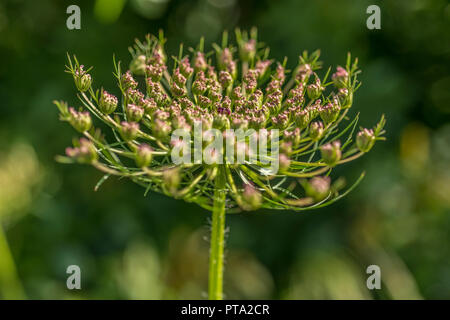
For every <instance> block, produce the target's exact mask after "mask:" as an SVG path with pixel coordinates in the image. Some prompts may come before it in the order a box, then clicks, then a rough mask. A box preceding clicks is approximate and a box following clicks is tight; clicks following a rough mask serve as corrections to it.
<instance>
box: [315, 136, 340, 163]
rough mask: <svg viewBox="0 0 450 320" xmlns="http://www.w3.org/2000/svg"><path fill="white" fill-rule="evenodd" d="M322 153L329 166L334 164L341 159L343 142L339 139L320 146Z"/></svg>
mask: <svg viewBox="0 0 450 320" xmlns="http://www.w3.org/2000/svg"><path fill="white" fill-rule="evenodd" d="M320 153H321V155H322V158H323V161H324V162H325V163H326V164H328V165H329V166H334V165H336V164H337V162H338V161H339V160H341V156H342V153H341V143H340V142H339V141H334V142H332V143H327V144H325V145H323V146H322V147H320Z"/></svg>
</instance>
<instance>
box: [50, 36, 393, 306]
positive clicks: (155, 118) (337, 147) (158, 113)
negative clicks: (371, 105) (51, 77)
mask: <svg viewBox="0 0 450 320" xmlns="http://www.w3.org/2000/svg"><path fill="white" fill-rule="evenodd" d="M236 39H237V46H236V45H233V43H229V42H228V36H227V34H226V33H224V37H223V39H222V45H221V46H220V47H219V46H217V45H216V46H214V49H215V52H216V55H215V56H214V57H212V56H209V55H208V56H206V55H205V53H204V52H205V51H204V42H203V41H201V42H200V43H199V45H198V46H197V48H198V49H197V50H195V49H193V50H192V52H193V53H192V54H191V55H189V56H187V55H186V56H183V50H182V49H183V48H182V47H181V48H180V54H179V56H178V58H174V59H173V60H174V61H173V64H169V61H168V59H167V55H166V54H165V52H164V43H165V41H166V40H165V39H164V37H163V36H162V34H161V35H160V36H159V37H155V36H148V37H147V38H146V41H145V42H140V41H138V42H137V43H136V45H135V46H133V47H132V49H131V50H130V51H131V53H132V57H133V61H132V62H131V64H130V70H126V71H124V72H122V71H121V69H120V68H119V64H115V66H116V70H115V73H114V74H115V76H116V77H117V79H118V82H119V83H118V85H119V89H120V92H121V96H120V97H115V96H113V95H111V94H109V93H108V92H106V91H104V90H102V89H101V90H100V94H98V93H97V92H98V91H96V90H94V89H93V88H92V79H91V76H90V75H89V73H88V71H89V69H88V70H84V68H83V66H82V65H81V66H80V65H79V64H78V61H77V60H76V58H74V63H73V62H72V59H71V58H70V57H69V66H68V67H67V72H69V73H70V74H71V75H72V76H73V78H74V80H75V85H76V88H77V90H78V91H79V92H81V94H79V95H78V96H79V98H80V99H81V100H82V102H83V105H84V106H86V108H87V109H88V111H75V110H74V109H73V108H69V107H68V105H67V103H65V102H60V101H56V102H55V104H56V106H57V107H58V109H59V112H60V118H61V120H63V121H68V122H70V123H71V124H72V126H73V127H74V128H75V129H76V130H77V131H79V132H83V133H84V135H85V136H86V137H88V138H89V139H86V138H83V139H80V141H79V142H76V143H75V145H74V147H71V148H68V149H67V150H66V156H67V157H69V159H66V160H74V161H77V162H80V163H90V164H92V165H94V166H95V167H96V168H97V169H99V170H101V171H104V172H105V173H106V174H108V175H110V174H113V175H118V176H122V177H127V178H130V179H132V181H134V182H136V183H139V184H140V185H143V186H145V187H146V188H147V190H152V191H155V192H163V193H165V194H167V195H170V196H173V197H175V198H182V199H184V200H186V201H189V202H195V203H198V204H199V205H201V206H202V207H204V208H208V209H211V210H212V212H213V218H212V220H213V223H212V226H213V234H214V237H211V247H212V248H213V249H212V250H211V259H210V261H211V274H213V275H214V277H215V279H219V278H220V277H221V274H220V270H221V267H220V265H221V264H220V263H216V264H215V262H217V261H221V257H223V246H221V245H220V243H223V234H224V232H223V231H224V230H223V227H224V224H223V221H224V214H225V212H228V210H238V209H242V210H255V209H257V208H260V207H262V208H268V209H292V210H305V209H308V208H311V207H314V206H316V207H317V203H318V202H320V206H324V205H328V204H330V203H332V202H334V201H335V200H336V199H337V198H338V195H339V192H338V189H339V188H336V187H335V186H336V185H335V184H334V185H333V186H334V187H333V188H331V187H330V181H331V179H330V177H329V176H328V175H330V174H331V171H332V170H333V169H334V167H335V166H337V165H338V164H340V163H344V162H345V163H347V162H349V161H351V160H354V159H356V158H357V157H359V156H362V155H363V154H364V153H366V152H368V151H369V150H370V149H371V148H372V147H373V144H374V142H375V141H376V140H382V139H383V137H382V135H383V133H384V131H383V126H384V124H385V119H384V117H382V119H381V120H380V122H379V123H378V124H377V126H376V127H375V128H374V129H373V130H369V129H363V130H362V131H361V132H359V133H358V134H357V136H356V146H353V145H351V144H348V143H345V144H344V145H343V146H341V144H340V143H339V141H337V139H338V138H341V137H342V138H341V139H345V140H346V141H351V140H352V139H353V138H354V137H353V129H352V128H354V127H355V126H356V122H357V118H355V119H354V120H353V122H351V123H350V124H349V123H345V122H346V121H348V117H347V116H346V115H347V112H348V109H349V108H350V107H351V106H352V101H353V95H354V93H355V90H356V89H357V88H358V87H359V86H358V84H359V83H358V80H357V74H358V67H357V62H356V60H355V61H354V62H352V60H351V59H350V56H349V59H348V60H347V61H348V63H347V65H346V66H345V68H343V67H338V68H337V70H336V72H335V73H334V74H333V75H332V77H331V78H332V81H333V83H334V90H333V89H331V90H330V91H331V92H329V93H327V95H324V94H323V92H324V89H325V88H324V87H325V84H323V80H320V77H319V74H318V72H319V69H320V67H321V62H320V61H319V60H318V58H319V52H318V51H316V52H313V53H312V54H309V53H307V52H304V53H302V55H301V56H300V57H299V62H298V64H297V65H296V66H288V62H287V60H285V61H283V62H282V63H281V62H276V61H273V60H270V59H269V57H268V56H267V55H268V52H269V50H268V48H264V47H263V44H262V43H260V42H258V41H257V38H256V30H252V31H251V32H250V33H249V34H247V33H245V32H242V33H241V32H240V31H239V30H238V31H237V32H236ZM206 52H209V51H206ZM234 52H238V54H239V57H238V58H237V59H234V58H233V53H234ZM272 64H273V65H274V67H272ZM171 70H173V71H172V72H171ZM289 70H293V72H289ZM133 75H145V77H140V78H137V79H135V78H133ZM312 76H313V77H314V79H313V80H312V81H311V78H312ZM142 78H144V79H145V82H144V81H143V83H141V84H140V86H139V84H138V81H137V80H139V81H141V79H142ZM138 87H142V88H143V89H142V90H143V91H142V92H141V91H140V89H138ZM144 88H145V89H144ZM119 99H120V101H121V104H123V108H117V106H118V104H119ZM91 113H92V114H93V115H95V116H96V117H97V118H99V119H100V120H101V121H102V122H103V124H104V127H107V128H108V130H111V131H112V134H102V133H101V132H100V129H99V128H95V130H93V128H92V127H93V125H94V124H93V123H92V119H91V116H90V114H91ZM107 115H110V116H107ZM344 125H345V127H344ZM343 128H346V129H343ZM210 129H215V130H211V131H210ZM229 129H234V130H236V133H235V132H230V131H231V130H229ZM277 129H278V130H277ZM87 130H89V134H87V133H86V131H87ZM252 130H253V133H254V135H247V133H249V132H250V133H251V132H252ZM238 132H242V133H243V136H241V135H240V134H238ZM171 135H172V136H171ZM106 137H107V138H106ZM110 137H112V139H114V141H112V142H111V141H107V140H109V139H110ZM216 142H217V143H219V144H218V145H215V143H216ZM220 143H222V144H220ZM223 143H225V144H226V146H224V145H223ZM255 147H256V149H255ZM97 149H98V150H99V151H100V150H101V153H100V152H98V151H97ZM228 149H229V150H231V151H232V152H233V153H232V154H227V153H224V150H228ZM357 150H359V151H361V152H359V153H358V152H357ZM176 151H179V152H178V153H179V154H180V155H181V156H182V157H183V161H178V160H179V158H178V159H177V158H175V157H172V156H174V152H176ZM191 153H192V154H191ZM99 155H102V157H101V158H100V157H98V156H99ZM185 156H186V157H185ZM122 158H124V159H122ZM125 158H133V159H134V160H135V162H136V165H135V166H134V165H129V161H127V159H125ZM185 158H186V159H187V160H185ZM122 160H123V161H122ZM128 160H129V159H128ZM223 160H224V161H223ZM67 162H70V161H67ZM324 173H326V174H327V177H320V175H321V174H324ZM298 179H305V180H298ZM298 182H299V184H298ZM358 182H359V180H358V181H357V182H356V183H358ZM239 186H244V187H243V189H242V188H239ZM301 189H303V190H304V192H302V191H301ZM305 194H306V196H305ZM214 277H213V278H214ZM212 287H214V286H212ZM209 294H210V298H213V299H219V298H221V290H220V288H218V289H217V290H216V289H214V290H210V293H209Z"/></svg>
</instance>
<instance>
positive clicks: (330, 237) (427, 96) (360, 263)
mask: <svg viewBox="0 0 450 320" xmlns="http://www.w3.org/2000/svg"><path fill="white" fill-rule="evenodd" d="M74 3H76V4H78V5H79V6H80V8H81V30H73V31H71V30H68V29H67V28H66V19H67V17H68V15H67V14H66V8H67V6H69V5H70V4H74ZM371 4H377V5H379V6H380V8H381V30H368V29H367V28H366V19H367V17H368V14H366V8H367V7H368V6H369V5H371ZM236 26H239V27H241V28H249V27H251V26H257V27H258V28H259V38H260V39H261V40H262V41H264V42H265V43H267V44H268V45H270V46H271V49H272V50H271V56H272V57H273V58H276V59H280V60H281V59H283V57H284V56H287V57H288V58H289V61H290V62H291V65H294V64H295V62H296V61H297V57H298V54H299V53H300V52H301V51H303V50H305V49H307V50H314V49H317V48H320V49H321V50H322V60H323V61H324V62H325V66H329V65H331V66H334V65H336V64H343V63H345V57H346V53H347V52H348V51H351V52H352V54H353V55H354V56H358V57H359V60H360V67H361V68H362V70H363V73H362V74H361V80H362V82H363V85H362V87H361V88H360V90H359V91H358V92H357V94H356V97H355V104H354V109H355V110H353V112H356V110H358V111H361V122H360V124H361V125H362V126H372V125H373V124H375V123H376V121H377V120H378V119H379V116H380V115H381V114H382V113H384V114H386V117H387V119H388V122H387V128H386V129H387V141H386V142H381V143H378V144H377V145H376V146H375V148H374V150H373V151H372V152H371V153H370V154H369V155H368V156H366V157H364V158H362V159H359V160H357V161H356V162H353V163H351V164H348V165H346V166H344V167H343V168H342V169H340V170H339V171H338V173H339V175H342V176H345V177H347V178H348V180H352V179H354V178H355V177H357V176H358V175H359V174H360V173H361V171H363V170H365V171H366V173H367V174H366V178H365V179H364V180H363V182H362V183H361V184H360V185H359V187H358V188H357V189H356V191H354V192H353V193H351V194H350V195H349V196H347V197H346V198H345V199H344V200H342V201H340V202H338V203H336V204H333V205H332V206H330V207H327V208H323V209H320V210H316V211H310V212H307V213H301V214H300V213H294V212H273V211H257V212H254V213H246V214H238V215H230V216H228V217H227V225H228V228H229V231H230V233H229V236H228V238H227V256H226V270H225V292H226V297H227V298H235V299H241V298H242V299H249V298H251V299H259V298H261V299H318V298H325V299H344V298H352V299H422V298H425V299H450V215H449V214H450V123H449V120H450V105H449V101H450V90H449V89H450V73H449V69H450V58H449V57H450V41H449V36H448V35H449V32H450V5H449V4H448V1H446V0H402V1H394V0H384V1H378V0H370V1H366V0H359V1H352V0H333V1H332V0H327V1H326V0H315V1H307V0H304V1H299V0H285V1H282V0H278V1H277V0H253V1H237V0H192V1H190V0H189V1H187V0H128V1H126V0H96V1H62V0H58V1H57V0H53V1H52V0H40V1H29V0H27V1H25V0H2V1H1V2H0V298H4V299H10V298H19V299H20V298H32V299H78V298H87V299H102V298H105V299H141V298H147V299H182V298H199V299H202V298H205V296H206V295H205V292H206V289H207V259H208V242H207V237H208V231H209V217H208V212H206V211H205V210H203V209H201V208H199V207H197V206H196V205H194V204H187V203H184V202H182V201H177V200H172V199H169V198H167V197H165V196H162V195H159V194H154V193H151V194H149V195H147V196H146V197H144V190H143V189H141V188H140V187H138V186H137V185H134V184H133V183H131V182H129V181H126V180H118V179H113V178H111V179H109V180H108V181H106V182H105V183H104V184H103V185H102V188H101V189H100V190H99V191H97V192H94V190H93V189H94V186H95V185H96V183H97V181H98V180H99V179H100V178H101V174H100V173H99V172H97V171H96V170H95V169H93V168H90V167H83V166H66V165H62V164H59V163H56V162H55V161H54V157H55V155H56V154H61V153H63V152H64V148H65V147H66V146H67V145H69V144H70V141H71V139H72V138H73V137H74V136H76V134H75V132H74V131H73V130H71V129H70V128H69V127H68V126H67V125H65V124H64V123H61V122H59V121H58V115H57V110H56V107H55V106H54V105H52V103H51V102H52V100H53V99H64V100H68V101H69V102H70V103H71V104H73V105H75V106H77V101H76V97H75V94H74V88H73V81H72V79H71V78H70V76H68V75H67V74H65V73H64V72H63V71H64V65H65V62H66V60H65V54H66V52H70V53H73V54H76V55H77V57H78V58H79V59H80V60H81V61H82V63H83V64H85V65H88V66H91V65H92V66H95V69H94V70H93V72H92V74H93V77H94V81H95V83H96V84H97V85H98V84H102V85H103V86H105V87H106V88H108V87H109V88H112V87H113V86H114V81H113V77H112V70H113V67H112V55H113V54H115V55H116V57H118V58H119V59H120V60H122V61H124V62H125V63H128V62H129V58H130V57H129V54H128V50H127V48H128V46H129V45H131V44H132V43H133V42H134V39H135V38H136V37H138V38H143V37H144V35H145V34H147V33H149V32H151V33H156V32H157V31H158V29H160V28H162V29H164V30H165V34H166V36H167V38H168V39H169V42H168V46H167V48H168V51H169V52H172V53H174V54H176V53H177V46H178V43H179V42H183V43H185V45H186V46H194V45H195V44H196V42H197V41H198V39H199V37H200V36H202V35H204V36H205V37H206V41H207V42H208V43H211V42H214V41H219V40H220V35H221V32H222V30H224V29H228V30H233V29H234V28H235V27H236ZM71 264H75V265H79V266H80V268H81V271H82V289H81V290H78V291H77V290H74V291H70V290H68V289H67V288H66V279H67V276H68V275H67V274H66V268H67V266H68V265H71ZM371 264H376V265H378V266H380V268H381V279H382V288H381V290H372V291H370V290H368V289H367V287H366V279H367V277H368V275H367V274H366V268H367V266H369V265H371Z"/></svg>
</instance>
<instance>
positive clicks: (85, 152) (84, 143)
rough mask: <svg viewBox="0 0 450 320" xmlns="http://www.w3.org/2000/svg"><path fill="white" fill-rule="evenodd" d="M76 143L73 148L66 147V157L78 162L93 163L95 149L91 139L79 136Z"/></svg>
mask: <svg viewBox="0 0 450 320" xmlns="http://www.w3.org/2000/svg"><path fill="white" fill-rule="evenodd" d="M77 144H78V146H76V147H74V148H70V147H69V148H66V155H67V156H68V157H70V158H73V159H75V160H76V161H77V162H79V163H93V162H95V161H97V158H98V156H97V150H96V149H95V146H94V144H93V143H92V142H91V141H89V140H87V139H85V138H81V139H80V140H79V141H78V142H77Z"/></svg>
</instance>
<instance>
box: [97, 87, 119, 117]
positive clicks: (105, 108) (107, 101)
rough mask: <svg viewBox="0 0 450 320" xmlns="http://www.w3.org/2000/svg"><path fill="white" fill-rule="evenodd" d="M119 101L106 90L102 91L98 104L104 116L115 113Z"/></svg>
mask: <svg viewBox="0 0 450 320" xmlns="http://www.w3.org/2000/svg"><path fill="white" fill-rule="evenodd" d="M117 103H118V100H117V98H116V97H115V96H114V95H112V94H109V93H108V92H107V91H106V90H102V91H101V93H100V99H99V102H98V108H99V109H100V111H101V112H103V113H104V114H110V113H113V112H114V111H115V110H116V108H117Z"/></svg>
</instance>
